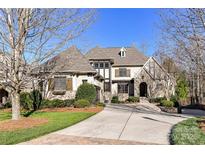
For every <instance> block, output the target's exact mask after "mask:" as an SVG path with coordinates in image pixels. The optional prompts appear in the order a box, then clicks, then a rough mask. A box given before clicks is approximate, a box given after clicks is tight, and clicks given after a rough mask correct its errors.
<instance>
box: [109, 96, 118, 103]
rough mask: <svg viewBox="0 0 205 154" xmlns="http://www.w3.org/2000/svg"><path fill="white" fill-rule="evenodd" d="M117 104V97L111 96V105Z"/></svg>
mask: <svg viewBox="0 0 205 154" xmlns="http://www.w3.org/2000/svg"><path fill="white" fill-rule="evenodd" d="M118 102H119V98H118V96H113V97H112V100H111V103H118Z"/></svg>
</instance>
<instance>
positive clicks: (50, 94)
mask: <svg viewBox="0 0 205 154" xmlns="http://www.w3.org/2000/svg"><path fill="white" fill-rule="evenodd" d="M75 94H76V92H75V91H65V93H64V94H62V95H55V94H53V92H52V91H49V92H48V95H47V97H46V98H47V99H50V100H53V99H60V100H65V99H74V98H75Z"/></svg>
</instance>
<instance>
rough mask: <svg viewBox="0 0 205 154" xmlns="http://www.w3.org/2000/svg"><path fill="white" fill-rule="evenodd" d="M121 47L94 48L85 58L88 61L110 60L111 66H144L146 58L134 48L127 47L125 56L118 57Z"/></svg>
mask: <svg viewBox="0 0 205 154" xmlns="http://www.w3.org/2000/svg"><path fill="white" fill-rule="evenodd" d="M120 49H121V47H112V48H100V47H96V48H93V49H91V50H90V51H89V52H88V53H87V54H86V55H85V57H86V58H87V59H89V60H103V59H112V60H113V61H114V64H113V66H136V65H144V63H145V62H146V61H147V60H148V58H147V57H146V56H145V55H144V54H142V53H141V52H139V51H138V50H137V49H136V48H135V47H127V48H125V49H126V56H125V57H121V56H120Z"/></svg>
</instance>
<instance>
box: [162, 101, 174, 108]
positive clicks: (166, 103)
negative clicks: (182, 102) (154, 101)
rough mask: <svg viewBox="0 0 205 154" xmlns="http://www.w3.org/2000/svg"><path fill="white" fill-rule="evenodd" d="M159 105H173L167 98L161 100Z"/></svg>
mask: <svg viewBox="0 0 205 154" xmlns="http://www.w3.org/2000/svg"><path fill="white" fill-rule="evenodd" d="M160 105H161V106H164V107H173V106H174V102H172V101H168V100H162V101H161V103H160Z"/></svg>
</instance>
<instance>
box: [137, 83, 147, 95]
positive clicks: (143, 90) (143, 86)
mask: <svg viewBox="0 0 205 154" xmlns="http://www.w3.org/2000/svg"><path fill="white" fill-rule="evenodd" d="M139 90H140V97H147V84H146V82H142V83H140V86H139Z"/></svg>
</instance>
